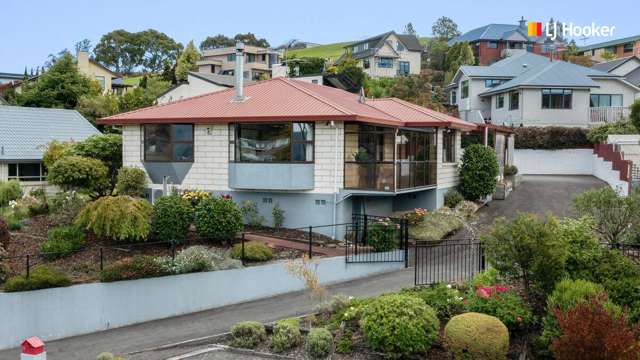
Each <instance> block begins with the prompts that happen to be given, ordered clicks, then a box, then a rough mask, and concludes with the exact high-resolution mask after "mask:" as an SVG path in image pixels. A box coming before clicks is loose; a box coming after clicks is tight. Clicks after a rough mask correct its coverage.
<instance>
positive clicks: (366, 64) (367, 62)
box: [362, 58, 371, 69]
mask: <svg viewBox="0 0 640 360" xmlns="http://www.w3.org/2000/svg"><path fill="white" fill-rule="evenodd" d="M362 67H363V68H365V69H369V68H370V67H371V60H369V59H368V58H366V59H362Z"/></svg>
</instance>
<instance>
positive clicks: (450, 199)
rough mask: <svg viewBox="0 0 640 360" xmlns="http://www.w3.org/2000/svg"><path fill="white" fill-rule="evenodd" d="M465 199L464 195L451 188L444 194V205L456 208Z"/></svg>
mask: <svg viewBox="0 0 640 360" xmlns="http://www.w3.org/2000/svg"><path fill="white" fill-rule="evenodd" d="M463 201H464V197H463V196H462V194H460V192H459V191H458V190H456V189H451V190H449V191H447V192H446V193H445V194H444V206H446V207H448V208H450V209H455V208H456V206H458V204H460V203H461V202H463Z"/></svg>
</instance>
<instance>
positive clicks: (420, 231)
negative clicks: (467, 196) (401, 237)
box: [409, 209, 463, 242]
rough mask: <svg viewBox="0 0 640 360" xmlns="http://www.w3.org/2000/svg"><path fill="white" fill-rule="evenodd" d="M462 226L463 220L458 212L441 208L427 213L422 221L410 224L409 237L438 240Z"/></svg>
mask: <svg viewBox="0 0 640 360" xmlns="http://www.w3.org/2000/svg"><path fill="white" fill-rule="evenodd" d="M462 226H463V223H462V220H461V219H460V217H459V216H458V215H457V214H455V213H453V212H452V211H447V210H446V209H440V210H438V211H435V212H430V213H428V214H426V215H425V217H424V220H423V221H422V222H421V223H419V224H417V225H413V226H409V237H410V238H411V239H415V240H421V241H431V242H437V241H440V240H442V239H444V238H445V237H447V236H448V235H449V234H452V233H454V232H456V231H457V230H459V229H460V228H462Z"/></svg>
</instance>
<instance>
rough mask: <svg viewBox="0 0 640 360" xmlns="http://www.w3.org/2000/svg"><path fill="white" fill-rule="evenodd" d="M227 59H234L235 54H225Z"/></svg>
mask: <svg viewBox="0 0 640 360" xmlns="http://www.w3.org/2000/svg"><path fill="white" fill-rule="evenodd" d="M227 61H236V54H235V53H233V54H227Z"/></svg>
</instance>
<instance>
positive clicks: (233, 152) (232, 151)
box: [229, 121, 316, 164]
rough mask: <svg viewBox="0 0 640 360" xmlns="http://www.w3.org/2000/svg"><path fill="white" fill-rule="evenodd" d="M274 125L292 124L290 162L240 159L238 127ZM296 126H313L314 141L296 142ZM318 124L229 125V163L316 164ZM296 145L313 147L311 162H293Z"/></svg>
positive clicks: (292, 122) (253, 123)
mask: <svg viewBox="0 0 640 360" xmlns="http://www.w3.org/2000/svg"><path fill="white" fill-rule="evenodd" d="M273 124H291V129H290V131H289V147H290V149H289V157H290V160H289V161H247V160H241V159H239V153H238V149H237V148H236V143H237V141H236V140H237V139H238V132H237V129H238V126H239V125H273ZM294 124H309V125H311V131H312V134H313V136H312V140H294V139H293V129H294ZM315 142H316V124H315V122H312V121H279V122H269V123H264V122H240V123H230V124H229V162H232V163H237V164H315V161H316V144H315ZM294 144H306V145H307V146H309V145H311V160H310V161H309V160H305V161H294V160H293V148H294V146H293V145H294Z"/></svg>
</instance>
